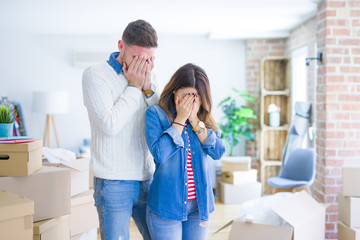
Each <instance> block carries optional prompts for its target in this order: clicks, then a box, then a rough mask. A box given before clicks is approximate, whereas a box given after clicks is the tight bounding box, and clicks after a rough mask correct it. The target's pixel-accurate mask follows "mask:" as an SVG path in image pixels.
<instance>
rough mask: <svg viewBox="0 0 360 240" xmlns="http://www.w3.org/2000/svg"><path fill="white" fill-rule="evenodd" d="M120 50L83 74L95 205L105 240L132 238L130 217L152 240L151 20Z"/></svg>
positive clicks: (132, 30)
mask: <svg viewBox="0 0 360 240" xmlns="http://www.w3.org/2000/svg"><path fill="white" fill-rule="evenodd" d="M118 48H119V52H114V53H112V54H111V55H110V58H109V60H108V61H107V62H104V63H102V64H98V65H95V66H92V67H90V68H88V69H86V70H85V71H84V74H83V96H84V104H85V106H86V108H87V110H88V115H89V120H90V126H91V162H90V168H91V170H92V172H93V173H94V191H95V192H94V199H95V206H96V207H97V211H98V214H99V220H100V231H101V239H106V240H113V239H114V240H115V239H116V240H119V239H121V240H126V239H129V220H130V217H131V216H132V217H133V219H134V221H135V223H136V225H137V227H138V229H139V231H140V233H141V234H142V236H143V238H144V239H150V235H149V231H148V228H147V225H146V216H145V214H146V197H147V192H148V189H149V185H150V181H151V178H152V174H153V172H154V163H153V160H152V157H151V155H150V153H149V150H148V148H147V145H146V140H145V111H146V109H147V107H148V106H149V105H153V104H157V102H158V99H159V96H158V94H157V93H156V92H155V87H154V82H153V80H154V79H153V77H152V74H151V73H152V71H151V70H152V69H153V67H154V58H155V57H154V54H155V50H156V48H157V33H156V31H155V30H154V28H153V27H152V26H151V25H150V24H149V23H148V22H146V21H143V20H137V21H134V22H131V23H129V25H128V26H127V27H126V29H125V30H124V32H123V35H122V40H119V42H118Z"/></svg>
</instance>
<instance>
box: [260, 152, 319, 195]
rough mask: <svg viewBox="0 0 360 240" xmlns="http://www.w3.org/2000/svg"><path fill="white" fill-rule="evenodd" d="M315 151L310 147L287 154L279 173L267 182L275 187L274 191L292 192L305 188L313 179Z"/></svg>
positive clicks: (308, 190)
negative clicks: (287, 156)
mask: <svg viewBox="0 0 360 240" xmlns="http://www.w3.org/2000/svg"><path fill="white" fill-rule="evenodd" d="M315 173H316V153H315V150H314V149H312V148H309V149H300V148H298V149H295V150H294V151H293V152H292V153H291V154H290V156H289V158H288V160H287V162H286V164H285V165H284V167H283V169H282V171H281V173H280V175H279V176H277V177H270V178H268V179H267V182H268V183H269V185H270V186H272V187H275V188H276V189H275V192H294V191H299V190H306V191H307V192H308V193H310V189H309V187H310V186H311V185H312V184H313V182H314V180H315Z"/></svg>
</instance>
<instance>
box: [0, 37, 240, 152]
mask: <svg viewBox="0 0 360 240" xmlns="http://www.w3.org/2000/svg"><path fill="white" fill-rule="evenodd" d="M119 36H120V34H119ZM117 40H118V37H117V36H101V35H96V36H94V35H91V36H90V35H33V36H31V35H11V34H3V35H2V36H1V38H0V46H1V54H0V95H3V94H6V95H7V96H8V97H9V98H12V99H14V100H16V101H19V102H20V103H21V104H22V108H23V111H24V116H25V119H24V120H25V124H26V128H27V130H28V135H31V136H34V137H36V138H42V136H43V132H44V127H45V116H44V115H41V114H38V113H33V112H32V111H31V101H32V92H33V91H35V90H65V91H69V92H70V106H69V113H68V114H66V115H57V116H56V121H57V127H58V131H59V138H60V142H61V147H63V148H67V149H71V150H73V151H77V150H78V147H79V146H80V145H81V144H82V140H83V139H84V138H88V137H90V126H89V123H88V118H87V112H86V109H85V107H84V106H83V101H82V90H81V76H82V72H83V70H84V69H83V68H78V67H75V66H74V64H73V53H74V51H84V50H85V51H105V52H111V51H116V50H117V49H116V47H117ZM104 60H106V59H104ZM188 62H192V63H194V64H197V65H199V66H201V67H202V68H204V69H205V71H206V72H207V73H208V76H209V79H210V82H211V89H212V95H213V100H214V117H215V119H216V120H219V119H220V118H221V115H222V114H221V111H220V109H218V108H217V104H218V103H219V102H220V101H221V100H222V99H223V98H225V97H226V96H228V95H229V94H231V92H232V91H231V88H232V87H236V88H239V89H245V45H244V42H243V41H236V40H209V39H208V38H207V37H205V36H177V35H164V34H159V48H158V50H157V53H156V68H155V70H156V73H157V75H158V79H159V80H160V85H161V90H162V88H163V86H164V85H165V84H166V83H167V81H168V80H169V79H170V77H171V75H172V74H173V73H174V72H175V71H176V70H177V69H178V68H179V67H180V66H182V65H184V64H186V63H188ZM241 148H242V149H244V146H243V147H241ZM239 151H240V153H243V150H239Z"/></svg>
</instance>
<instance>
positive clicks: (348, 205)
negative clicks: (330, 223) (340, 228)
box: [338, 193, 360, 228]
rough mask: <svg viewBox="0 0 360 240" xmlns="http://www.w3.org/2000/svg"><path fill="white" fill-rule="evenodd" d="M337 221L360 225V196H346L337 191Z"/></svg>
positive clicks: (349, 224) (353, 225) (352, 225)
mask: <svg viewBox="0 0 360 240" xmlns="http://www.w3.org/2000/svg"><path fill="white" fill-rule="evenodd" d="M338 201H339V221H341V222H343V223H345V224H346V225H347V226H349V227H351V228H353V227H360V198H359V197H347V196H344V195H343V194H341V193H339V195H338Z"/></svg>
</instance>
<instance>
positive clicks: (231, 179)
mask: <svg viewBox="0 0 360 240" xmlns="http://www.w3.org/2000/svg"><path fill="white" fill-rule="evenodd" d="M221 181H222V182H224V183H229V184H234V185H241V184H244V183H251V182H256V181H257V170H256V169H250V170H249V171H234V172H223V173H222V175H221Z"/></svg>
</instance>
